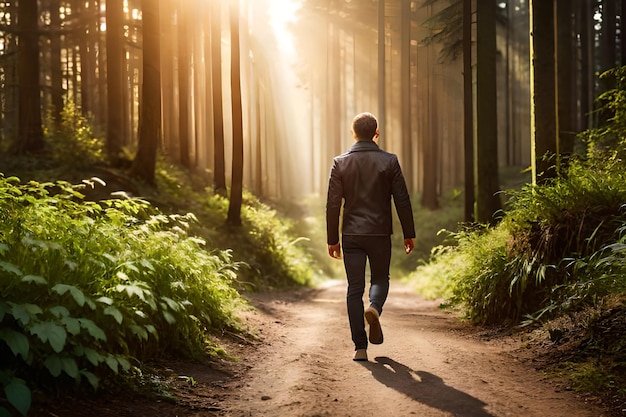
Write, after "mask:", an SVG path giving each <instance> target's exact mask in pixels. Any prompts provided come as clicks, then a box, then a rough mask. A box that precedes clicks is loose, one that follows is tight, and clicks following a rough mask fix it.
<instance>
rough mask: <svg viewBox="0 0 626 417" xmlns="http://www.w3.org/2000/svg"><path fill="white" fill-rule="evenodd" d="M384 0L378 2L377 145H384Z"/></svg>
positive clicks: (385, 91)
mask: <svg viewBox="0 0 626 417" xmlns="http://www.w3.org/2000/svg"><path fill="white" fill-rule="evenodd" d="M385 63H386V58H385V0H378V115H377V119H378V129H379V130H380V133H381V137H380V138H379V139H378V144H379V145H380V146H381V147H383V146H384V145H385V135H386V131H385V127H386V123H387V120H386V113H387V107H386V95H387V90H386V88H385V87H386V85H387V84H386V83H385Z"/></svg>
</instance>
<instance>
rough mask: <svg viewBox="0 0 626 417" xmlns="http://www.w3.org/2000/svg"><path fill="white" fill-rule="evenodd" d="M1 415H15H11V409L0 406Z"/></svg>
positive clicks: (5, 416) (8, 416)
mask: <svg viewBox="0 0 626 417" xmlns="http://www.w3.org/2000/svg"><path fill="white" fill-rule="evenodd" d="M0 417H13V416H11V413H9V410H7V409H6V408H4V407H1V406H0Z"/></svg>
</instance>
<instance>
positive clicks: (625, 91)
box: [580, 66, 626, 161]
mask: <svg viewBox="0 0 626 417" xmlns="http://www.w3.org/2000/svg"><path fill="white" fill-rule="evenodd" d="M600 78H601V79H602V80H605V81H606V82H609V83H610V84H611V85H613V88H611V89H609V90H607V91H605V92H604V93H602V94H601V95H600V96H599V97H598V100H597V103H598V109H597V110H596V112H595V115H596V117H598V118H599V119H600V121H601V122H602V123H600V124H599V126H598V127H596V128H592V129H589V130H586V131H584V132H582V133H581V134H580V137H581V138H582V139H583V140H584V141H585V143H586V144H587V153H588V156H589V157H590V158H591V159H593V160H596V161H605V160H621V161H623V160H624V158H625V157H626V66H624V67H618V68H614V69H610V70H608V71H606V72H604V73H603V74H602V75H601V76H600Z"/></svg>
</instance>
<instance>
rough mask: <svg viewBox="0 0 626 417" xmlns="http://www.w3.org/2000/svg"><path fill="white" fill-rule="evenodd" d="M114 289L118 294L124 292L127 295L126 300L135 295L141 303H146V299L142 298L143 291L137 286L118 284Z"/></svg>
mask: <svg viewBox="0 0 626 417" xmlns="http://www.w3.org/2000/svg"><path fill="white" fill-rule="evenodd" d="M115 289H116V290H117V291H118V292H123V291H126V294H128V298H132V296H133V295H136V296H137V297H138V298H139V299H140V300H141V301H146V298H145V296H144V292H145V290H144V289H143V288H141V287H140V286H138V285H134V284H131V285H127V284H118V285H117V286H116V287H115Z"/></svg>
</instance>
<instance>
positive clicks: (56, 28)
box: [50, 0, 63, 129]
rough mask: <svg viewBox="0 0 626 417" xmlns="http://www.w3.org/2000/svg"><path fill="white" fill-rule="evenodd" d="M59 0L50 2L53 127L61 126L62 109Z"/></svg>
mask: <svg viewBox="0 0 626 417" xmlns="http://www.w3.org/2000/svg"><path fill="white" fill-rule="evenodd" d="M60 5H61V2H60V0H52V1H51V2H50V29H51V33H50V96H51V102H52V121H53V123H54V127H55V128H56V129H59V128H60V127H61V112H62V111H63V72H62V70H61V16H60V15H59V6H60Z"/></svg>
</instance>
